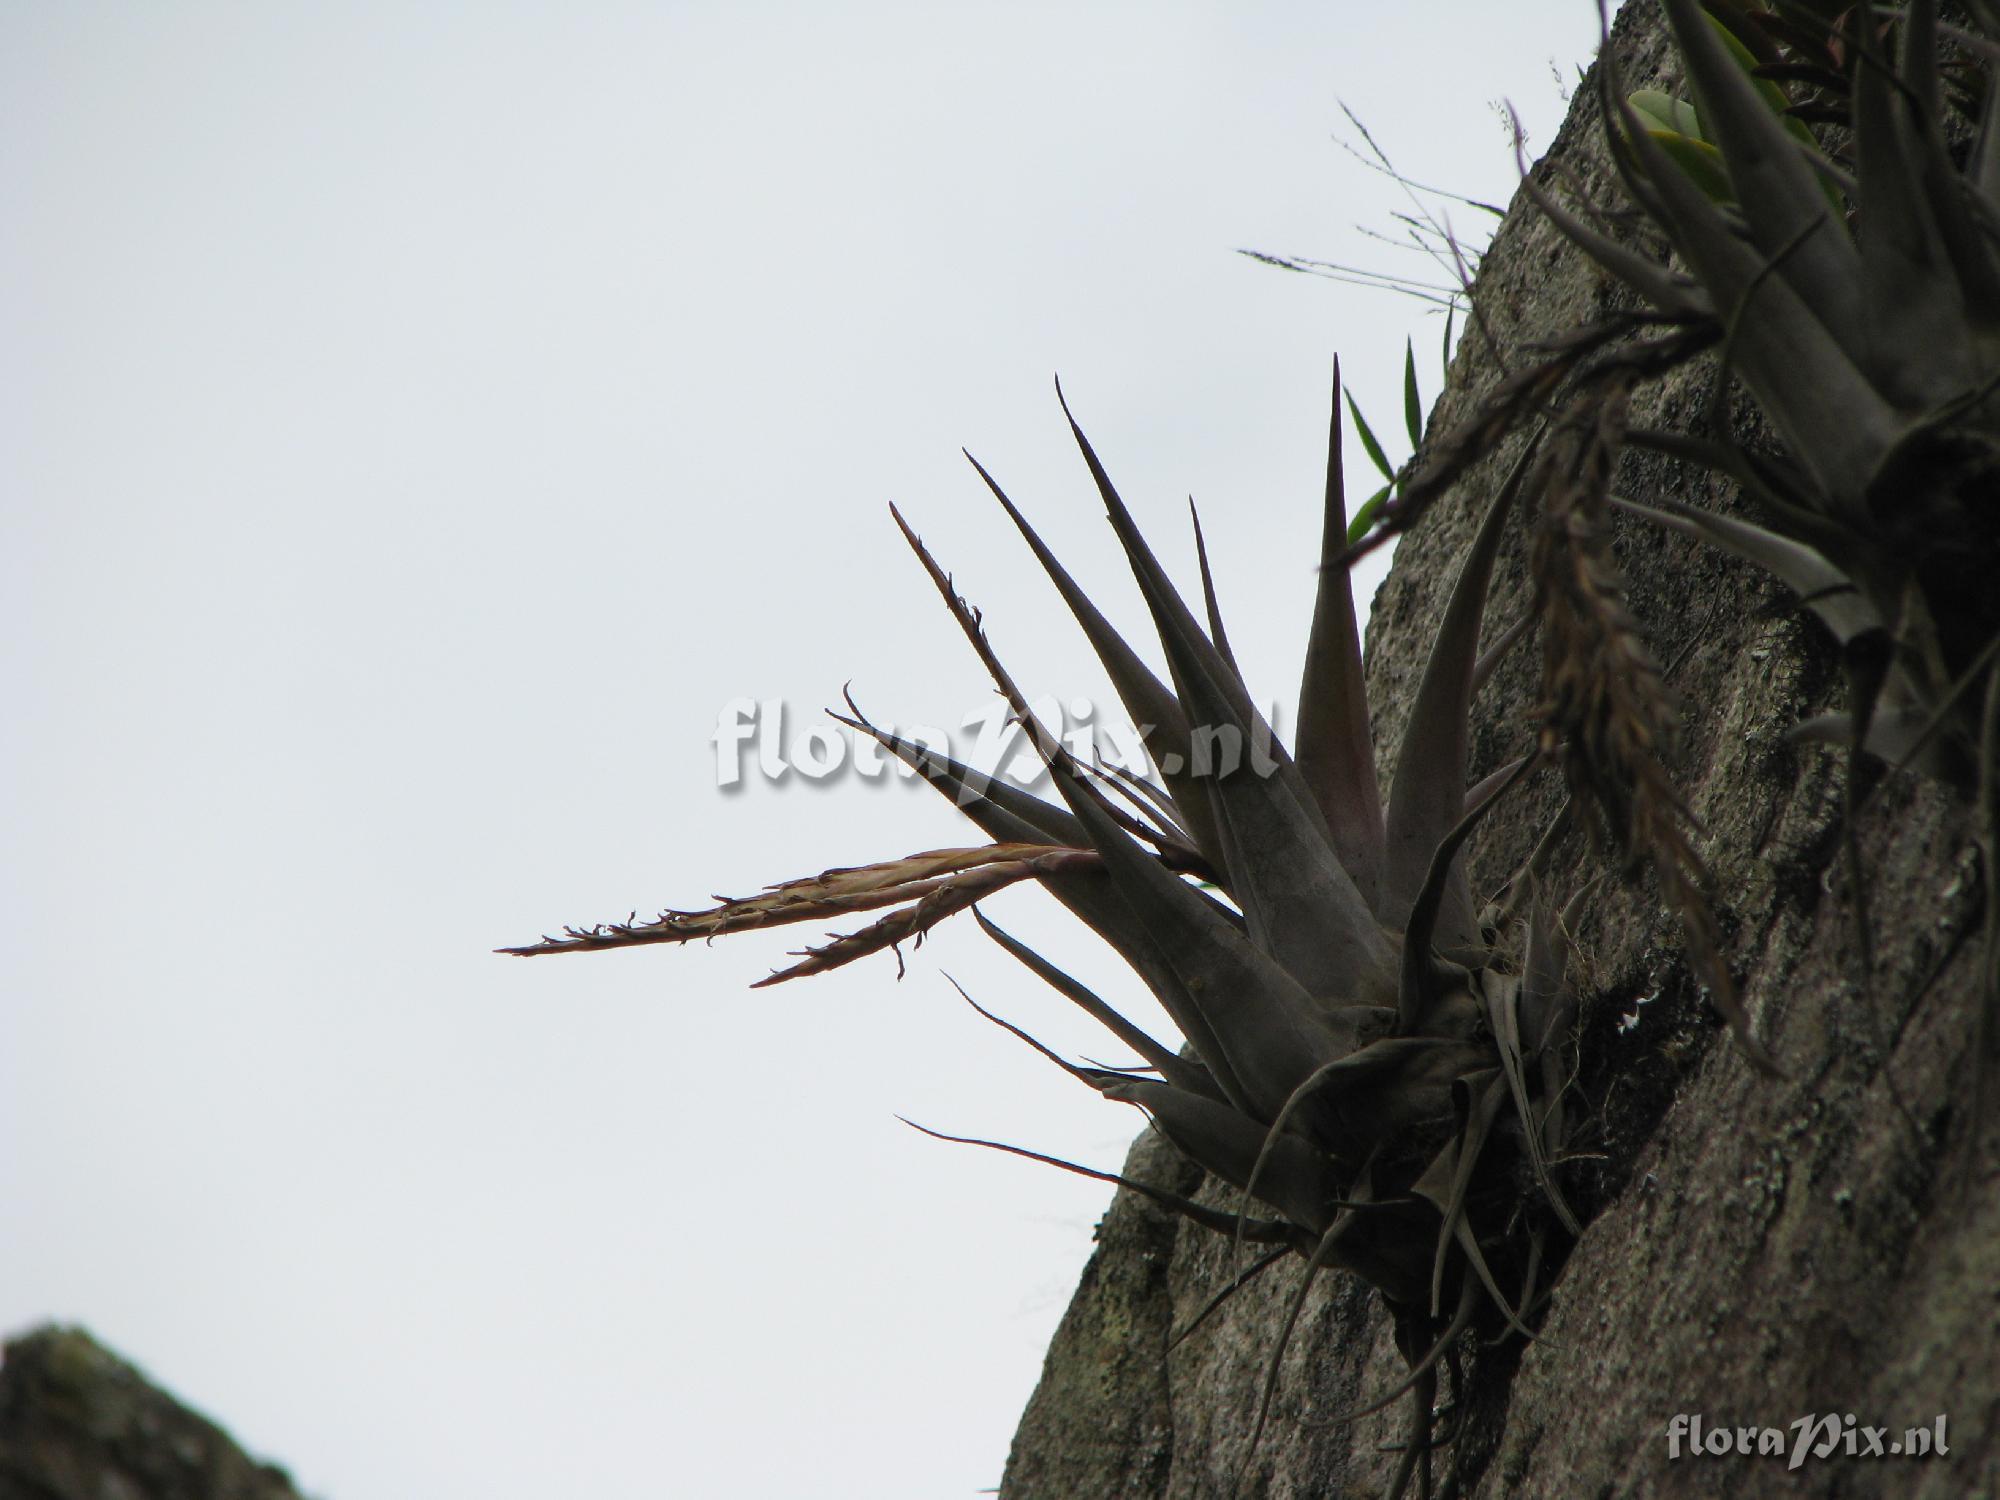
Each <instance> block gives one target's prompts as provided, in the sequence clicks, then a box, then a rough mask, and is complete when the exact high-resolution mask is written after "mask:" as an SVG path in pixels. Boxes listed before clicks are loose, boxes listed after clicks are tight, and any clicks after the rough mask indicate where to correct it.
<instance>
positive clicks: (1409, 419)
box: [1403, 338, 1424, 453]
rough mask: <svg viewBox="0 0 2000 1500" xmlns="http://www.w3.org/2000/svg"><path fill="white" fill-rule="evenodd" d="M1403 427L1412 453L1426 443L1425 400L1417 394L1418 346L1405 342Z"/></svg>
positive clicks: (1409, 341)
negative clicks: (1407, 434) (1408, 435)
mask: <svg viewBox="0 0 2000 1500" xmlns="http://www.w3.org/2000/svg"><path fill="white" fill-rule="evenodd" d="M1403 427H1404V429H1405V430H1406V431H1407V432H1408V433H1409V434H1410V451H1411V452H1412V453H1414V452H1416V450H1417V449H1418V448H1419V447H1421V446H1422V445H1423V441H1424V399H1423V397H1422V396H1420V395H1419V394H1418V393H1417V346H1416V344H1415V343H1414V342H1412V341H1411V340H1409V339H1407V338H1406V339H1404V340H1403Z"/></svg>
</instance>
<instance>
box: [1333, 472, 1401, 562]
mask: <svg viewBox="0 0 2000 1500" xmlns="http://www.w3.org/2000/svg"><path fill="white" fill-rule="evenodd" d="M1395 489H1396V487H1395V486H1394V485H1393V484H1385V485H1383V486H1382V488H1381V489H1379V490H1377V491H1376V492H1375V493H1374V494H1372V495H1370V496H1369V497H1368V498H1367V499H1366V500H1364V501H1362V502H1361V509H1359V510H1357V511H1356V512H1355V513H1354V524H1353V525H1351V526H1349V527H1348V528H1347V545H1348V546H1350V547H1352V546H1353V545H1354V544H1355V543H1356V542H1358V541H1360V540H1361V539H1362V538H1363V537H1364V536H1366V535H1368V533H1369V531H1370V530H1371V529H1372V528H1373V527H1374V525H1375V518H1376V517H1377V516H1379V515H1381V514H1382V507H1383V506H1385V505H1387V504H1388V503H1389V496H1390V495H1391V494H1393V493H1394V492H1395ZM1341 573H1342V576H1343V577H1344V576H1345V574H1346V569H1344V568H1343V569H1342V570H1341Z"/></svg>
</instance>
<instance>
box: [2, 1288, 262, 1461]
mask: <svg viewBox="0 0 2000 1500" xmlns="http://www.w3.org/2000/svg"><path fill="white" fill-rule="evenodd" d="M0 1500H299V1494H298V1491H297V1490H295V1489H293V1488H292V1481H291V1479H290V1478H289V1476H287V1475H286V1473H285V1471H284V1470H283V1469H280V1468H277V1467H275V1466H273V1465H271V1464H261V1463H258V1462H257V1461H256V1460H255V1459H253V1458H250V1457H248V1456H246V1455H245V1454H244V1452H243V1450H242V1449H241V1448H239V1447H237V1446H236V1444H235V1443H234V1442H232V1441H231V1440H230V1437H229V1434H228V1433H226V1432H224V1431H223V1430H222V1429H221V1428H220V1427H217V1426H216V1425H215V1424H214V1423H213V1422H211V1421H209V1420H208V1419H207V1418H205V1417H203V1416H200V1415H198V1414H197V1413H195V1412H191V1411H189V1410H188V1409H187V1408H186V1407H185V1406H182V1405H181V1404H180V1403H179V1402H178V1401H176V1400H174V1399H173V1397H171V1396H168V1395H166V1394H165V1393H163V1392H162V1391H159V1390H157V1389H156V1388H155V1387H153V1386H152V1385H150V1384H148V1383H147V1381H146V1377H145V1376H143V1375H141V1374H140V1373H139V1372H138V1371H137V1370H135V1369H133V1368H132V1367H131V1366H130V1365H128V1364H126V1363H125V1362H124V1361H123V1360H121V1359H119V1358H118V1357H117V1356H116V1355H114V1354H111V1353H109V1352H107V1351H106V1350H105V1349H103V1348H102V1347H101V1346H99V1345H98V1344H97V1343H96V1342H95V1341H94V1340H92V1339H91V1337H90V1335H89V1334H87V1333H84V1332H82V1331H81V1330H80V1329H75V1328H40V1329H36V1330H35V1331H34V1332H32V1333H27V1334H23V1335H22V1336H21V1337H19V1338H16V1339H13V1340H10V1341H9V1342H8V1344H7V1349H6V1356H5V1359H4V1361H0Z"/></svg>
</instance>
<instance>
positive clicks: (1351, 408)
mask: <svg viewBox="0 0 2000 1500" xmlns="http://www.w3.org/2000/svg"><path fill="white" fill-rule="evenodd" d="M1341 394H1342V395H1344V396H1345V397H1347V411H1348V415H1350V416H1351V417H1353V418H1354V430H1355V431H1356V432H1358V433H1360V434H1361V447H1362V449H1363V451H1365V452H1366V453H1367V455H1368V461H1369V462H1370V463H1372V464H1373V465H1375V467H1376V468H1377V469H1378V470H1380V471H1381V474H1382V477H1383V478H1384V479H1386V480H1388V481H1389V482H1390V483H1391V484H1394V483H1395V481H1396V471H1395V470H1394V469H1392V468H1390V467H1389V455H1388V454H1386V453H1384V452H1383V451H1382V445H1381V444H1380V443H1378V442H1376V441H1375V434H1374V432H1373V431H1371V430H1370V429H1369V426H1368V419H1367V418H1366V417H1364V416H1362V415H1361V408H1360V407H1358V406H1356V405H1355V404H1354V392H1352V391H1348V390H1343V391H1342V392H1341Z"/></svg>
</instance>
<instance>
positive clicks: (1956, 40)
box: [1528, 0, 2000, 1089]
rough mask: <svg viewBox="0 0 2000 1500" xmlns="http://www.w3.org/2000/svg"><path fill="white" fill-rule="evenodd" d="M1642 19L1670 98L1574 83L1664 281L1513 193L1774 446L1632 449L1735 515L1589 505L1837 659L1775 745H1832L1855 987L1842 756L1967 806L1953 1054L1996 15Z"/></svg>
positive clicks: (1984, 803) (1781, 10) (1998, 687)
mask: <svg viewBox="0 0 2000 1500" xmlns="http://www.w3.org/2000/svg"><path fill="white" fill-rule="evenodd" d="M1662 5H1663V8H1664V10H1665V12H1666V16H1667V19H1668V23H1669V25H1670V27H1671V30H1672V35H1673V38H1674V42H1675V45H1676V48H1677V50H1678V52H1679V55H1680V58H1681V61H1682V64H1683V66H1684V68H1685V71H1686V75H1687V79H1688V81H1689V83H1690V84H1691V85H1692V90H1693V93H1692V98H1689V99H1681V98H1675V97H1673V96H1670V95H1667V94H1665V93H1664V92H1662V91H1658V90H1641V91H1639V92H1636V93H1633V94H1631V95H1626V94H1625V93H1624V92H1623V90H1622V88H1621V87H1620V85H1619V83H1618V79H1617V76H1616V69H1615V64H1614V62H1613V60H1612V58H1611V54H1610V50H1609V48H1608V47H1607V48H1606V49H1605V53H1604V66H1603V67H1602V68H1601V70H1600V73H1599V86H1600V89H1601V91H1602V96H1603V104H1604V109H1605V114H1606V118H1607V121H1608V123H1609V125H1610V131H1609V136H1608V139H1609V145H1610V148H1611V154H1612V157H1613V159H1614V161H1615V162H1616V164H1617V167H1618V170H1619V172H1620V175H1621V177H1622V179H1623V181H1624V184H1625V186H1626V189H1627V191H1628V192H1629V193H1630V195H1631V197H1632V199H1633V201H1634V202H1635V203H1636V204H1637V205H1638V207H1639V209H1640V210H1641V212H1642V213H1643V215H1644V216H1645V218H1646V220H1647V221H1649V222H1650V223H1651V224H1652V225H1653V226H1654V228H1656V229H1657V230H1658V231H1660V232H1661V233H1662V234H1664V236H1665V237H1666V238H1667V240H1668V241H1669V242H1670V244H1671V247H1672V249H1673V250H1674V252H1675V253H1676V255H1677V257H1678V259H1679V262H1680V266H1679V268H1670V267H1669V266H1665V265H1662V264H1660V263H1658V262H1657V261H1655V260H1653V259H1650V258H1648V257H1647V256H1645V255H1643V254H1641V253H1639V252H1637V251H1635V250H1634V249H1632V248H1630V247H1629V246H1627V245H1625V244H1623V243H1620V242H1618V241H1617V240H1614V239H1612V238H1611V237H1609V236H1608V235H1606V234H1604V233H1602V232H1600V230H1599V229H1598V228H1596V227H1594V226H1593V225H1592V224H1590V223H1587V222H1585V220H1584V219H1583V218H1580V217H1578V216H1577V215H1574V214H1572V213H1570V212H1569V211H1567V210H1566V209H1565V208H1563V207H1562V206H1561V205H1559V204H1558V203H1556V202H1555V201H1554V200H1553V198H1552V197H1551V196H1550V195H1549V194H1548V193H1547V192H1545V191H1544V190H1542V189H1541V188H1540V187H1539V186H1537V185H1536V184H1534V183H1533V182H1530V183H1529V184H1528V187H1529V191H1530V192H1531V193H1533V194H1534V195H1535V197H1536V199H1537V201H1538V202H1539V203H1540V205H1541V207H1542V208H1543V210H1544V211H1545V212H1546V213H1547V214H1548V215H1549V217H1550V218H1551V219H1552V220H1553V221H1554V222H1555V224H1556V225H1557V226H1558V227H1559V228H1560V229H1561V230H1562V231H1563V232H1564V233H1565V234H1567V235H1568V236H1569V237H1570V238H1571V239H1572V240H1573V241H1574V242H1575V243H1577V244H1578V245H1579V246H1581V247H1582V249H1583V250H1584V251H1585V252H1586V253H1587V254H1589V255H1590V256H1591V257H1592V258H1593V259H1595V260H1596V261H1597V263H1598V264H1599V265H1600V266H1602V267H1603V268H1605V269H1606V270H1608V271H1610V272H1611V273H1612V274H1613V275H1615V276H1617V277H1618V278H1619V279H1621V280H1623V281H1624V282H1626V283H1627V284H1628V285H1629V286H1631V287H1632V288H1633V289H1634V290H1636V291H1637V292H1639V293H1640V294H1641V295H1642V296H1644V297H1645V298H1646V299H1647V300H1648V301H1649V302H1650V303H1651V304H1652V305H1653V307H1654V308H1655V309H1656V310H1657V315H1658V316H1659V317H1661V318H1662V319H1664V320H1666V321H1668V322H1671V323H1674V324H1676V325H1679V326H1680V327H1681V328H1682V329H1683V330H1684V331H1685V332H1686V333H1687V334H1688V335H1689V336H1690V337H1697V338H1698V336H1699V335H1700V334H1701V332H1702V331H1703V330H1706V331H1707V332H1708V334H1709V335H1710V340H1711V341H1712V342H1715V343H1718V344H1719V345H1720V347H1721V350H1722V359H1721V361H1720V363H1719V367H1718V376H1717V384H1716V387H1715V395H1716V400H1715V402H1714V403H1713V405H1714V407H1716V408H1719V407H1720V404H1721V396H1722V393H1723V391H1724V389H1725V386H1726V383H1727V381H1728V379H1729V378H1730V377H1731V376H1734V377H1736V378H1739V379H1740V380H1741V381H1742V383H1743V385H1744V386H1745V387H1746V388H1747V389H1748V391H1749V392H1750V394H1751V396H1752V397H1753V398H1754V399H1755V401H1756V403H1757V405H1758V407H1759V408H1760V410H1761V411H1762V413H1763V414H1764V416H1765V417H1766V419H1767V420H1768V422H1769V424H1770V426H1771V428H1772V429H1773V430H1774V432H1775V434H1776V435H1777V437H1778V438H1779V439H1780V440H1781V441H1782V443H1783V445H1784V451H1783V452H1782V453H1780V454H1770V453H1765V452H1753V451H1750V450H1748V449H1746V448H1744V447H1743V446H1740V445H1739V444H1737V443H1736V442H1734V441H1733V440H1732V438H1731V436H1730V434H1729V427H1728V423H1727V422H1726V421H1724V420H1720V419H1716V418H1714V417H1712V418H1711V421H1710V423H1709V426H1710V428H1711V430H1712V433H1713V435H1712V436H1709V437H1705V438H1695V437H1690V436H1687V435H1684V434H1666V433H1639V432H1634V433H1632V434H1631V437H1632V439H1633V440H1634V441H1638V442H1643V443H1647V444H1649V445H1651V446H1654V447H1656V448H1658V449H1660V450H1662V451H1664V452H1667V453H1669V454H1673V455H1676V456H1679V457H1682V458H1687V459H1693V460H1695V461H1697V462H1700V463H1703V464H1706V465H1708V466H1710V467H1712V468H1714V469H1716V470H1718V471H1720V472H1722V473H1725V474H1727V475H1728V476H1730V477H1732V478H1734V479H1735V480H1737V481H1738V483H1739V484H1740V485H1741V487H1742V489H1743V491H1744V492H1745V494H1746V495H1748V496H1749V497H1750V498H1751V500H1752V502H1753V503H1754V504H1755V505H1756V506H1757V508H1758V509H1759V511H1760V512H1761V515H1760V518H1759V520H1758V521H1757V522H1751V521H1746V520H1742V519H1738V518H1734V517H1726V516H1722V515H1717V514H1714V513H1711V512H1707V511H1703V510H1699V509H1695V508H1693V507H1688V506H1683V505H1678V504H1675V503H1673V502H1671V501H1665V500H1661V501H1656V502H1655V503H1653V504H1651V505H1641V504H1637V503H1634V502H1630V501H1626V500H1622V499H1617V498H1616V497H1614V498H1613V503H1614V504H1617V505H1619V506H1620V507H1622V508H1623V509H1625V510H1626V511H1628V512H1631V513H1634V514H1637V515H1640V516H1643V517H1646V518H1648V519H1649V520H1651V521H1654V522H1657V523H1659V524H1662V525H1665V526H1669V527H1672V528H1675V529H1678V530H1681V531H1684V532H1687V533H1689V534H1692V535H1694V536H1697V537H1700V538H1702V539H1704V540H1706V541H1707V542H1709V543H1711V544H1713V545H1714V546H1716V547H1718V548H1721V549H1722V550H1724V551H1726V552H1729V553H1732V554H1734V555H1736V556H1738V557H1741V558H1745V559H1747V560H1749V561H1750V562H1752V563H1754V564H1756V565H1758V566H1760V567H1762V568H1764V569H1766V570H1768V571H1769V572H1771V573H1772V574H1774V575H1775V576H1776V577H1777V578H1779V579H1780V580H1781V581H1782V582H1784V583H1785V584H1786V585H1788V586H1789V587H1790V588H1791V589H1793V590H1794V591H1795V592H1796V593H1797V594H1798V595H1799V597H1800V600H1801V602H1802V603H1803V604H1804V605H1805V606H1806V608H1807V609H1809V610H1810V611H1811V612H1812V613H1813V614H1814V615H1815V616H1816V617H1817V618H1818V619H1819V620H1820V621H1821V622H1822V623H1823V624H1824V625H1825V626H1826V628H1827V629H1828V631H1829V632H1830V633H1831V635H1832V636H1833V638H1834V640H1835V641H1836V642H1837V644H1838V646H1839V649H1840V652H1841V657H1842V662H1843V666H1844V669H1845V673H1846V677H1847V681H1848V687H1849V703H1848V707H1847V709H1846V710H1845V711H1844V712H1842V713H1838V714H1828V715H1822V716H1820V717H1819V718H1817V719H1814V720H1811V721H1809V722H1807V723H1806V724H1803V725H1801V726H1799V728H1798V731H1797V733H1798V734H1799V736H1800V737H1801V738H1817V739H1823V740H1831V741H1835V742H1839V743H1844V744H1845V745H1846V746H1847V747H1848V752H1849V761H1848V769H1847V782H1846V791H1845V794H1844V798H1843V800H1844V803H1845V817H1844V819H1843V836H1844V838H1845V839H1846V841H1847V848H1848V862H1849V864H1850V866H1851V868H1852V872H1853V879H1854V887H1853V890H1854V900H1855V905H1856V915H1857V918H1858V924H1857V925H1858V932H1859V937H1860V945H1861V953H1862V958H1863V962H1864V964H1866V963H1867V962H1868V960H1869V954H1870V941H1869V932H1868V915H1867V899H1866V883H1865V878H1864V869H1863V866H1862V862H1861V860H1860V857H1859V847H1858V843H1857V835H1856V828H1855V824H1856V817H1857V813H1858V803H1859V798H1858V796H1857V792H1856V785H1857V783H1856V762H1857V760H1858V759H1859V757H1860V755H1861V753H1862V752H1864V751H1865V752H1868V753H1870V754H1872V755H1873V756H1875V757H1876V758H1877V759H1879V760H1880V761H1883V762H1885V763H1887V764H1889V765H1891V766H1893V767H1896V768H1899V769H1903V768H1907V769H1914V770H1916V771H1918V772H1920V773H1923V774H1926V775H1929V776H1932V777H1934V778H1936V779H1938V780H1940V781H1942V782H1944V783H1946V784H1948V785H1951V786H1953V787H1955V788H1957V789H1959V790H1960V791H1961V792H1963V793H1965V794H1967V795H1969V796H1971V797H1972V798H1973V799H1974V801H1975V802H1976V805H1977V811H1976V817H1977V836H1978V840H1979V844H1980V848H1981V852H1982V864H1983V866H1984V869H1985V884H1986V891H1987V896H1986V900H1985V924H1984V938H1983V943H1982V947H1983V950H1984V952H1983V958H1982V967H1983V975H1984V980H1983V985H1984V990H1985V995H1986V998H1985V1002H1984V1003H1983V1004H1982V1005H1981V1007H1980V1008H1979V1014H1978V1022H1977V1033H1978V1034H1977V1038H1976V1041H1975V1046H1974V1049H1973V1056H1974V1057H1975V1059H1981V1058H1983V1057H1984V1056H1985V1054H1986V1051H1987V1050H1988V1043H1989V1040H1990V1037H1991V1036H1992V1035H1993V1011H1994V1009H1995V1007H1996V1005H2000V899H1996V897H1995V894H1994V892H1995V889H1996V885H1995V872H1996V870H2000V788H1996V778H2000V729H1997V726H2000V591H1996V590H1995V589H1994V587H1993V581H1994V579H1995V578H1996V577H2000V86H1996V84H1995V82H1994V80H1993V77H1992V76H1991V75H1992V72H1993V69H1994V65H1995V64H1996V63H2000V45H1996V41H1995V39H1996V38H2000V10H1996V8H1995V7H1994V5H1993V4H1992V3H1991V0H1969V3H1968V5H1967V6H1966V9H1967V10H1968V11H1969V12H1970V14H1971V18H1972V22H1973V25H1972V26H1971V27H1970V28H1962V27H1957V26H1949V25H1945V24H1943V23H1941V22H1940V19H1939V16H1938V6H1937V4H1936V0H1911V3H1910V4H1909V5H1908V6H1907V7H1906V8H1904V9H1903V10H1901V11H1900V12H1887V11H1883V10H1878V9H1874V8H1870V7H1852V8H1846V7H1837V6H1827V5H1807V4H1799V3H1779V4H1768V5H1735V4H1726V3H1721V0H1717V3H1712V4H1711V5H1710V6H1709V7H1708V8H1707V9H1706V10H1705V9H1704V8H1703V6H1702V5H1701V4H1699V3H1698V0H1662ZM1947 53H1949V54H1951V55H1950V58H1949V60H1948V61H1947V59H1946V54H1947ZM1788 84H1789V85H1791V86H1792V87H1793V88H1795V89H1797V90H1799V91H1800V97H1798V98H1796V99H1795V98H1794V97H1793V95H1792V94H1790V93H1788V92H1787V91H1786V85H1788ZM1808 122H1812V123H1816V124H1819V125H1820V126H1822V128H1823V129H1825V131H1826V135H1825V139H1824V141H1823V140H1822V139H1821V138H1820V137H1819V136H1816V135H1815V134H1814V133H1813V131H1812V130H1811V129H1810V128H1808ZM1689 352H1690V353H1692V352H1694V350H1693V349H1690V350H1689ZM1981 1079H1983V1068H1976V1070H1975V1089H1977V1088H1978V1087H1979V1086H1980V1080H1981Z"/></svg>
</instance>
